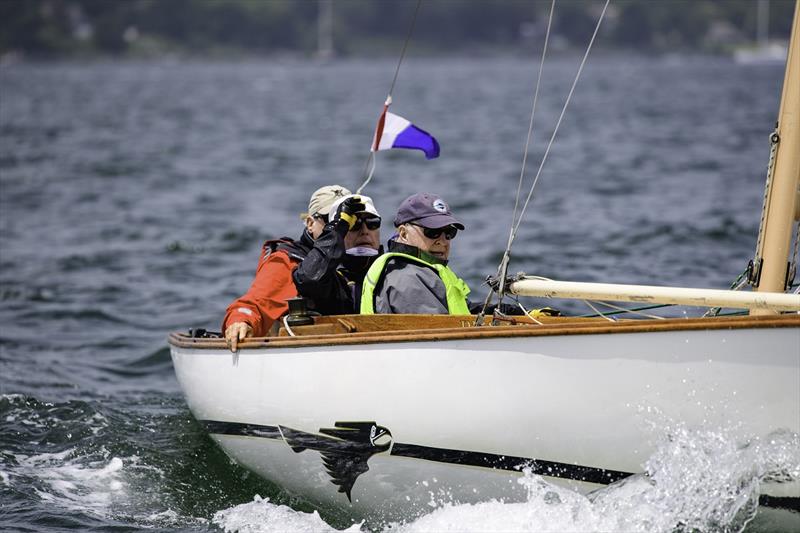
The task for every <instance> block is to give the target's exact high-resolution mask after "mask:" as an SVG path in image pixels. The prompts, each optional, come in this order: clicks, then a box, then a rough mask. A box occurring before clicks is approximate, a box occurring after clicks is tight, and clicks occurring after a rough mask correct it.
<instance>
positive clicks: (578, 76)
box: [507, 0, 610, 253]
mask: <svg viewBox="0 0 800 533" xmlns="http://www.w3.org/2000/svg"><path fill="white" fill-rule="evenodd" d="M609 1H610V0H606V3H605V4H604V5H603V11H602V12H601V13H600V17H599V18H598V19H597V25H596V26H595V28H594V33H592V38H591V39H590V40H589V45H588V46H587V47H586V52H585V53H584V54H583V59H582V60H581V64H580V66H579V67H578V72H577V73H576V74H575V79H574V80H573V82H572V87H571V88H570V90H569V94H568V95H567V100H566V101H565V102H564V107H563V108H562V109H561V114H560V115H559V117H558V121H557V122H556V127H555V129H554V130H553V134H552V135H551V136H550V141H549V142H548V144H547V149H546V150H545V152H544V155H543V156H542V160H541V162H540V163H539V169H538V170H537V171H536V177H535V178H534V180H533V184H532V185H531V188H530V191H529V192H528V197H527V198H526V199H525V204H524V205H523V206H522V211H521V212H520V215H519V219H518V220H517V222H516V224H515V225H514V227H513V229H512V231H511V237H510V238H509V245H508V249H507V253H510V250H511V245H512V244H513V242H514V239H515V238H516V236H517V231H518V230H519V226H520V224H521V223H522V218H523V216H524V215H525V211H526V210H527V208H528V204H529V203H530V201H531V197H532V196H533V190H534V188H535V187H536V184H537V183H538V182H539V177H540V176H541V174H542V168H544V164H545V161H547V156H548V155H549V154H550V148H551V147H552V146H553V141H554V140H555V138H556V134H557V133H558V129H559V127H560V126H561V121H562V120H563V119H564V114H565V113H566V111H567V107H568V106H569V103H570V100H572V95H573V93H574V92H575V86H576V85H577V84H578V80H579V79H580V77H581V72H583V67H584V65H585V64H586V59H587V58H588V57H589V52H591V50H592V46H593V45H594V40H595V38H596V37H597V33H598V31H599V30H600V24H601V23H602V22H603V18H604V17H605V14H606V9H607V8H608V3H609Z"/></svg>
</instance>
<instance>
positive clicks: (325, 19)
mask: <svg viewBox="0 0 800 533" xmlns="http://www.w3.org/2000/svg"><path fill="white" fill-rule="evenodd" d="M317 9H318V11H317V58H319V59H330V58H332V57H333V0H317Z"/></svg>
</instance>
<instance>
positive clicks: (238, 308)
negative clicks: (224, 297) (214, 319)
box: [222, 238, 305, 337]
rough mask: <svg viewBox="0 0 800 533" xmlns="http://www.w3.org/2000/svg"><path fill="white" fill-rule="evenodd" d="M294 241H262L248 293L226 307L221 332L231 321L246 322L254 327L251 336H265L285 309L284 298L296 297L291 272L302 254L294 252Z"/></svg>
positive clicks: (287, 306) (286, 306)
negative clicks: (262, 244)
mask: <svg viewBox="0 0 800 533" xmlns="http://www.w3.org/2000/svg"><path fill="white" fill-rule="evenodd" d="M293 244H295V243H293V242H292V240H291V239H287V238H284V239H280V240H276V241H267V242H265V243H264V247H263V249H262V253H261V257H260V258H259V261H258V268H257V269H256V277H255V279H254V280H253V283H252V284H251V285H250V288H249V289H248V290H247V292H246V293H245V294H244V295H243V296H242V297H240V298H238V299H237V300H234V301H233V303H232V304H231V305H229V306H228V310H227V312H226V313H225V318H224V319H223V320H222V331H225V329H226V328H227V327H228V326H229V325H231V324H233V323H234V322H245V323H246V324H249V325H250V326H251V327H252V328H253V336H255V337H264V336H266V335H267V333H268V332H269V329H270V328H271V327H272V324H273V323H274V322H275V321H276V320H277V319H279V318H280V317H281V316H282V315H284V314H285V313H286V312H287V311H288V309H289V304H287V303H286V300H288V299H289V298H294V297H295V296H297V289H296V288H295V285H294V281H293V280H292V271H293V270H294V269H295V268H297V265H299V264H300V261H302V259H303V257H302V256H303V255H305V254H297V253H293V252H295V251H300V250H293V248H294V246H292V245H293ZM297 244H299V243H297Z"/></svg>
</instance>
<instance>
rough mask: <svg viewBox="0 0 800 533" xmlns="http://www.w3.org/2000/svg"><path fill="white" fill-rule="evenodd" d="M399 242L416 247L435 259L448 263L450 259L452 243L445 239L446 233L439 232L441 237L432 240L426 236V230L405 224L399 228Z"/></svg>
mask: <svg viewBox="0 0 800 533" xmlns="http://www.w3.org/2000/svg"><path fill="white" fill-rule="evenodd" d="M398 233H399V237H398V239H397V240H398V241H399V242H401V243H405V244H410V245H411V246H416V247H417V248H419V249H420V250H422V251H423V252H427V253H429V254H431V255H432V256H434V257H438V258H439V259H441V260H443V261H447V258H448V257H450V241H449V240H448V239H447V238H446V237H445V235H444V232H439V236H438V237H436V238H435V239H431V238H428V237H426V236H425V233H424V228H422V227H420V226H417V225H415V224H410V223H409V224H403V225H402V226H400V227H399V228H398Z"/></svg>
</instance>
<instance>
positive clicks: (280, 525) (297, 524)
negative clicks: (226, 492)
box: [213, 496, 362, 533]
mask: <svg viewBox="0 0 800 533" xmlns="http://www.w3.org/2000/svg"><path fill="white" fill-rule="evenodd" d="M213 523H215V524H216V525H218V526H219V527H221V528H222V529H224V530H225V531H227V532H234V531H236V532H239V533H272V532H274V533H278V532H283V531H293V532H296V533H302V532H308V533H329V532H333V531H336V532H338V531H341V530H338V529H336V528H334V527H331V526H330V525H328V524H327V523H326V522H325V521H324V520H323V519H322V518H321V517H320V516H319V514H318V513H317V512H316V511H314V512H313V513H302V512H298V511H295V510H294V509H292V508H291V507H287V506H285V505H275V504H273V503H270V502H269V498H265V499H262V498H261V497H260V496H256V497H255V498H254V499H253V501H252V502H250V503H244V504H242V505H237V506H235V507H231V508H230V509H226V510H224V511H219V512H217V513H216V514H215V515H214V519H213ZM344 531H347V532H348V533H357V532H360V531H362V530H361V525H360V524H355V525H353V526H351V527H350V528H348V529H345V530H344Z"/></svg>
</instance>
